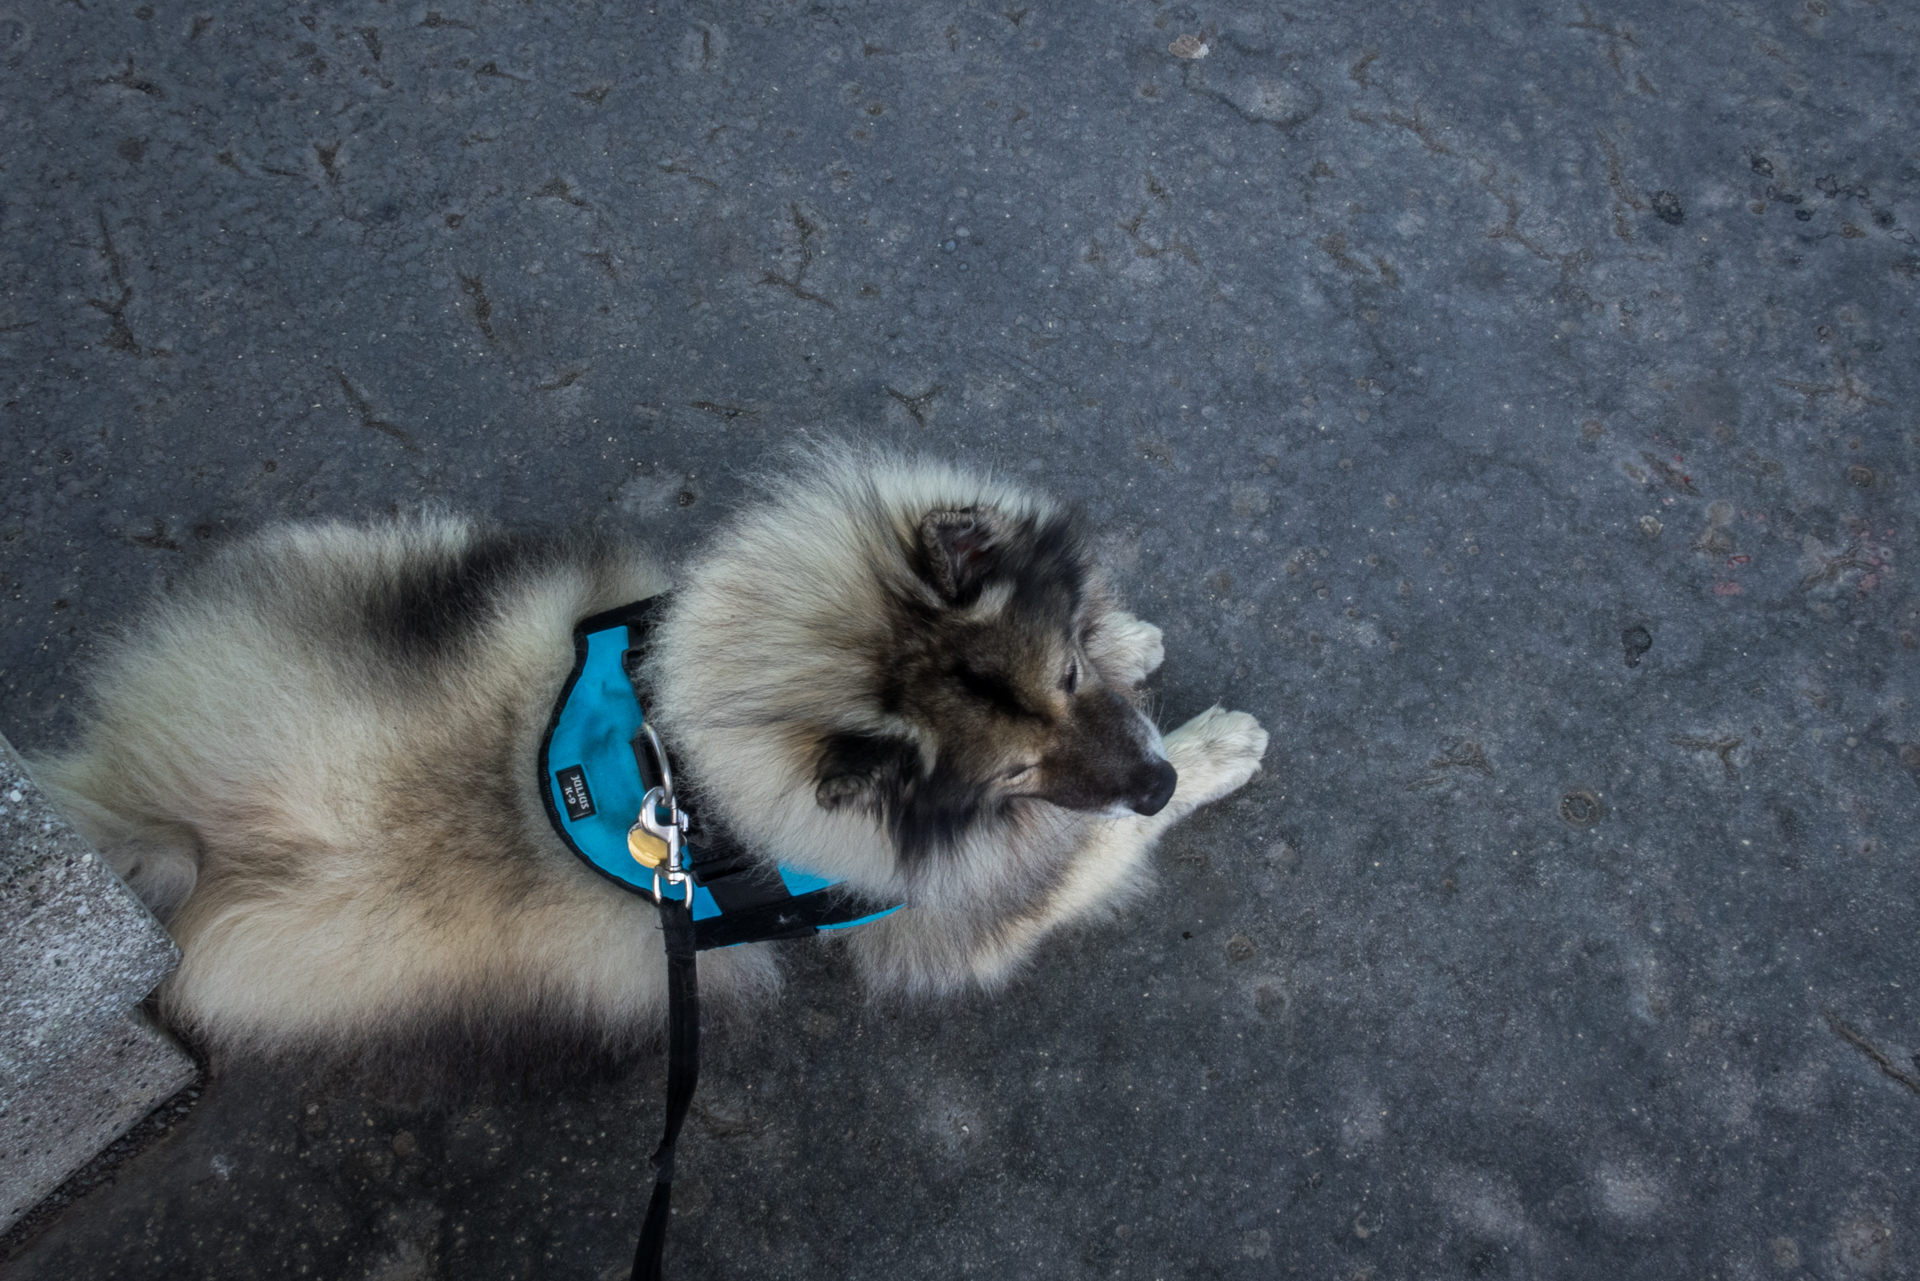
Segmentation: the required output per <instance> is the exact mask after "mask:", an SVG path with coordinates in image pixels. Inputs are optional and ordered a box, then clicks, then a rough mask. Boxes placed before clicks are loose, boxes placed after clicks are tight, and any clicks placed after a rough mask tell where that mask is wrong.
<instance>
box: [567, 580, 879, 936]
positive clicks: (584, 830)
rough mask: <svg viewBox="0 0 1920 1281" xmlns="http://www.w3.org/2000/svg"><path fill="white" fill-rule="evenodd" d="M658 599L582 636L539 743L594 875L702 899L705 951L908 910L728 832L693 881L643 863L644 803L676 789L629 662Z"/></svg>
mask: <svg viewBox="0 0 1920 1281" xmlns="http://www.w3.org/2000/svg"><path fill="white" fill-rule="evenodd" d="M658 599H659V598H658V597H650V598H649V599H647V600H644V601H640V602H638V603H637V604H633V605H624V606H621V607H620V608H618V609H613V610H609V611H607V612H606V613H602V614H595V615H594V616H593V617H591V618H588V619H585V620H584V621H582V622H581V623H580V624H579V625H578V626H576V627H575V628H574V633H573V647H574V660H573V672H572V674H571V675H570V676H568V678H567V683H566V685H565V686H564V687H562V689H561V691H560V700H559V702H558V703H557V704H556V705H555V707H554V709H553V719H552V721H551V722H550V723H549V724H548V727H547V734H546V737H545V738H544V739H543V740H542V742H541V744H540V777H541V782H542V790H541V795H542V798H543V799H544V800H545V801H546V808H547V817H548V818H549V819H550V820H551V821H552V823H553V829H554V831H555V832H557V833H558V834H559V836H560V839H561V840H562V841H564V842H565V843H566V845H567V847H568V848H569V849H571V850H572V851H573V852H574V853H575V854H577V855H579V856H580V858H581V859H582V860H583V861H584V862H585V863H586V864H587V866H589V867H591V868H592V869H593V870H594V871H596V872H599V873H600V874H601V875H603V876H605V877H606V878H607V879H609V880H611V881H613V882H614V883H615V884H616V885H619V886H620V887H622V888H623V889H627V890H631V891H633V892H634V893H636V894H640V895H642V896H644V897H646V898H648V899H651V900H653V901H654V902H655V903H661V902H662V901H663V900H670V901H674V902H681V903H684V902H685V901H686V896H687V892H688V890H689V889H691V891H692V893H693V913H692V915H693V924H694V932H695V937H696V939H697V940H698V942H697V943H696V947H697V948H698V949H699V950H700V951H706V950H707V949H709V948H715V947H731V946H733V945H735V944H739V943H748V942H759V941H762V940H767V939H781V938H796V937H800V936H802V935H807V934H812V933H813V932H815V931H816V930H835V929H845V928H848V927H850V926H855V925H864V924H866V923H867V922H868V921H874V920H878V919H879V918H881V917H883V916H886V915H888V914H890V913H892V912H895V911H898V910H899V906H900V905H899V904H897V903H895V904H893V905H891V906H889V905H887V904H884V903H875V902H871V901H869V900H866V899H863V898H861V897H860V896H858V895H856V894H854V893H852V892H850V891H848V890H847V889H846V888H845V885H844V883H842V882H833V881H829V880H827V879H826V878H825V877H823V876H816V875H814V874H813V873H811V872H807V871H803V870H801V869H799V868H796V867H789V866H787V865H785V864H782V865H780V866H779V867H778V868H777V869H774V868H769V867H768V866H767V865H766V864H765V862H763V861H761V860H758V859H754V858H751V857H750V856H748V855H747V854H746V852H745V851H744V850H741V849H740V848H739V847H738V846H737V845H734V844H733V843H732V842H731V841H730V840H728V839H727V838H726V837H725V836H724V835H722V834H720V833H711V834H709V833H705V832H696V833H695V834H694V836H693V843H692V845H691V846H690V847H689V849H688V850H687V857H686V871H687V872H688V873H689V875H688V876H687V877H683V878H679V879H671V878H670V879H667V880H665V881H664V882H663V881H662V879H661V876H660V873H659V871H658V870H657V869H655V868H652V867H649V866H647V865H645V864H643V863H641V862H640V861H639V860H638V859H637V858H636V856H635V854H634V853H633V851H632V847H631V846H630V844H629V840H628V837H629V833H630V832H631V830H632V829H633V828H634V826H635V824H636V822H637V821H639V820H640V819H641V811H642V808H643V804H642V803H643V801H644V800H645V799H646V796H647V794H648V792H649V791H651V790H652V789H654V788H656V787H660V786H661V785H662V783H663V782H667V781H670V779H671V775H670V773H669V772H668V770H667V767H666V762H665V761H664V759H657V758H656V754H657V752H658V748H657V746H655V745H656V744H657V742H658V740H657V739H655V738H654V737H653V736H652V734H651V733H650V732H649V731H648V730H647V728H646V713H645V712H644V711H643V710H642V708H641V706H640V699H639V697H638V695H637V694H636V692H635V690H634V684H633V680H632V678H631V676H630V675H629V662H630V658H629V656H630V655H634V654H637V653H638V652H639V651H640V650H642V649H643V648H644V645H645V641H646V636H647V633H648V632H649V631H650V630H651V622H652V619H651V611H652V607H653V603H654V601H655V600H658ZM669 790H670V789H669ZM669 799H670V798H669ZM656 817H657V818H664V817H665V816H664V815H658V816H656Z"/></svg>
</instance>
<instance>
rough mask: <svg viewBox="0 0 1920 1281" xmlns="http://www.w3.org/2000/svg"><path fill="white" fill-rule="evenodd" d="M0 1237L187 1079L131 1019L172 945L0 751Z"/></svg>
mask: <svg viewBox="0 0 1920 1281" xmlns="http://www.w3.org/2000/svg"><path fill="white" fill-rule="evenodd" d="M0 939H4V940H5V942H4V943H0V1230H4V1229H6V1228H7V1227H9V1226H11V1225H12V1224H13V1223H14V1222H16V1221H17V1220H18V1219H19V1218H20V1217H21V1216H22V1215H24V1214H25V1213H26V1212H27V1211H28V1210H30V1209H32V1208H33V1206H34V1204H35V1203H36V1202H37V1201H39V1200H40V1198H42V1197H44V1196H46V1195H47V1194H48V1193H49V1192H51V1191H53V1190H54V1188H56V1187H58V1186H59V1185H60V1184H61V1182H63V1181H64V1180H65V1179H66V1178H67V1176H68V1175H70V1174H72V1173H73V1172H74V1171H75V1170H77V1169H78V1168H79V1167H80V1166H82V1165H83V1164H85V1163H86V1162H87V1161H88V1160H89V1159H90V1158H91V1157H92V1156H93V1155H94V1154H95V1153H97V1152H99V1151H100V1150H101V1149H102V1148H104V1147H106V1146H107V1145H108V1144H109V1143H111V1142H113V1140H115V1139H116V1138H118V1137H119V1136H120V1135H122V1134H124V1133H126V1131H127V1130H128V1129H129V1128H130V1127H131V1126H132V1125H133V1124H134V1123H135V1122H137V1121H138V1120H139V1119H140V1118H141V1117H142V1116H145V1115H146V1113H147V1112H148V1110H149V1109H151V1108H152V1107H153V1106H154V1105H155V1104H157V1103H159V1102H160V1101H161V1100H162V1099H165V1098H167V1097H168V1096H170V1095H171V1094H173V1093H174V1092H175V1091H176V1090H178V1089H180V1088H181V1087H182V1086H184V1085H186V1084H188V1083H189V1082H190V1081H191V1080H192V1079H193V1076H194V1065H193V1061H192V1060H191V1059H190V1058H188V1057H187V1055H186V1054H185V1052H183V1051H182V1050H181V1049H180V1047H179V1046H178V1045H176V1044H174V1042H173V1041H172V1039H171V1038H169V1037H168V1036H167V1035H166V1034H165V1033H163V1032H161V1031H159V1030H158V1029H157V1028H155V1027H153V1026H152V1025H151V1024H150V1023H149V1022H148V1021H147V1020H146V1018H145V1017H144V1016H143V1015H141V1014H140V1013H139V1011H138V1010H136V1009H134V1008H133V1007H134V1006H135V1005H136V1004H137V1003H138V1002H139V1001H140V1000H142V999H143V998H144V997H145V996H146V995H147V993H149V992H151V991H152V990H153V988H154V986H155V985H156V984H158V983H159V982H160V980H161V979H163V978H165V977H166V976H167V975H168V974H169V973H171V972H172V970H173V967H174V966H175V965H177V964H179V961H180V953H179V951H178V950H177V949H176V948H175V947H174V945H173V940H172V939H170V938H168V937H167V933H166V931H165V930H164V929H162V928H161V926H160V923H159V922H158V921H156V920H155V919H154V918H153V916H152V914H151V913H149V912H148V911H147V909H146V908H145V907H144V906H143V905H142V904H141V903H140V901H139V900H138V899H136V898H135V897H134V896H133V893H132V891H130V890H128V889H127V887H126V886H125V885H124V884H123V883H122V882H121V880H120V878H119V877H118V876H116V875H114V873H113V870H112V869H111V868H109V867H108V866H107V864H106V861H105V860H104V859H102V858H101V857H100V856H99V855H98V854H96V853H95V852H94V851H93V850H92V849H91V848H89V846H88V845H87V843H86V842H85V841H84V840H82V839H81V838H80V836H79V834H78V833H76V832H75V831H74V830H73V829H72V828H71V827H69V826H68V825H67V823H66V821H65V819H63V818H62V817H61V815H60V814H59V812H58V811H57V810H56V809H55V808H54V806H53V803H52V802H51V801H50V800H49V799H48V798H47V796H46V794H45V793H44V792H42V791H41V790H40V789H39V788H38V787H37V786H36V785H35V784H34V782H33V780H32V779H31V778H30V777H29V776H28V774H27V771H26V767H25V764H24V763H23V762H22V761H21V759H20V757H19V756H18V755H17V754H15V752H14V750H13V748H12V745H11V744H9V743H8V742H7V741H6V740H5V739H4V738H0Z"/></svg>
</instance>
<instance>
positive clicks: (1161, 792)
mask: <svg viewBox="0 0 1920 1281" xmlns="http://www.w3.org/2000/svg"><path fill="white" fill-rule="evenodd" d="M1179 781H1180V776H1179V775H1178V774H1176V773H1175V772H1174V769H1173V762H1172V761H1167V760H1158V761H1147V762H1145V763H1143V764H1141V765H1139V766H1136V767H1135V769H1134V771H1133V782H1134V789H1133V798H1132V799H1131V800H1129V801H1128V802H1127V804H1129V805H1131V806H1132V807H1133V812H1134V813H1136V814H1141V815H1153V814H1158V813H1159V812H1160V811H1161V810H1163V809H1165V808H1166V807H1167V802H1168V801H1170V800H1172V799H1173V785H1174V784H1175V783H1177V782H1179Z"/></svg>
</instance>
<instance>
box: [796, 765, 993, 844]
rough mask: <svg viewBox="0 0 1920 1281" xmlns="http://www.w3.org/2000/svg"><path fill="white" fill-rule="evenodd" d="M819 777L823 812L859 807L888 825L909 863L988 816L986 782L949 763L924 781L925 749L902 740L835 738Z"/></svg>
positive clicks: (817, 795)
mask: <svg viewBox="0 0 1920 1281" xmlns="http://www.w3.org/2000/svg"><path fill="white" fill-rule="evenodd" d="M815 777H816V778H817V779H818V786H817V787H816V788H815V791H814V796H815V799H816V800H818V801H819V803H820V805H821V807H822V808H823V809H830V810H831V809H840V808H842V807H843V806H857V807H858V808H859V809H861V810H862V811H864V812H865V813H868V814H871V815H873V816H874V817H875V818H877V819H879V820H880V821H881V822H883V823H885V824H886V827H887V831H888V833H889V834H890V835H891V836H892V837H893V843H894V848H895V849H896V850H897V851H898V852H899V856H900V860H901V861H902V862H903V863H914V862H918V861H920V860H923V859H925V858H927V857H929V856H930V855H932V854H934V853H937V852H938V851H940V850H942V849H946V848H949V847H951V846H952V845H953V844H954V843H955V842H956V841H958V840H959V839H960V838H961V837H962V836H963V835H965V834H966V832H967V830H968V829H969V828H971V827H972V826H973V825H974V824H975V823H976V822H978V821H979V820H980V818H981V817H982V815H983V814H984V810H983V808H982V806H983V804H984V802H985V798H986V795H987V784H986V783H985V782H981V781H975V780H972V779H969V778H966V777H965V776H964V775H962V774H961V773H960V772H959V771H958V770H956V769H954V768H952V766H951V764H950V763H949V762H947V761H945V760H938V761H936V762H935V763H934V767H933V772H932V773H931V774H928V775H926V776H924V777H922V775H921V773H920V751H919V749H918V748H917V747H915V746H914V745H913V744H912V743H910V742H908V741H907V740H905V739H902V738H894V737H891V736H887V735H879V734H860V733H840V734H835V735H833V736H831V737H830V738H828V739H827V741H826V743H825V744H823V746H822V748H821V755H820V762H819V765H818V766H817V768H816V770H815Z"/></svg>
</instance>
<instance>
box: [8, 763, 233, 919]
mask: <svg viewBox="0 0 1920 1281" xmlns="http://www.w3.org/2000/svg"><path fill="white" fill-rule="evenodd" d="M28 768H29V769H30V770H31V771H32V773H33V778H34V781H35V782H36V783H38V784H40V786H41V787H42V788H44V789H45V790H46V793H47V795H48V796H50V797H51V798H52V799H53V802H54V804H56V805H58V806H59V807H60V809H61V811H62V812H63V813H65V814H66V816H67V820H68V821H69V822H71V823H72V824H73V826H74V829H75V830H76V831H78V832H79V833H80V835H82V836H84V837H85V838H86V839H87V841H88V842H89V843H90V844H92V846H93V847H94V849H96V850H98V851H99V852H100V856H101V857H102V858H104V859H105V860H106V861H107V866H109V867H111V868H112V869H113V870H114V872H115V874H116V875H118V876H119V877H120V879H121V880H123V881H125V882H126V883H127V888H128V889H130V890H132V891H133V893H134V896H135V897H136V898H138V899H139V900H140V901H141V902H142V903H145V904H146V905H147V910H148V911H150V912H152V913H153V914H154V915H155V916H157V917H159V918H160V920H161V922H162V923H163V924H164V923H165V922H166V921H167V919H168V918H170V917H171V916H172V915H173V914H174V913H175V912H176V911H178V910H179V909H180V905H181V904H183V903H185V902H186V901H187V897H188V896H189V895H190V894H192V893H193V887H194V886H195V885H196V884H197V883H198V882H199V880H200V841H199V838H198V837H196V836H195V835H194V833H193V831H192V830H191V829H190V828H187V827H184V826H182V825H180V824H178V823H166V822H154V821H146V822H142V821H140V820H138V819H135V818H130V817H129V816H127V815H125V814H122V813H121V812H119V811H118V810H115V809H114V808H112V806H110V805H108V804H106V803H104V802H103V801H101V800H100V799H98V793H99V791H100V789H99V788H98V787H96V786H93V784H95V783H97V782H99V781H101V780H99V779H98V778H97V777H96V776H97V775H98V774H100V773H101V772H102V771H101V769H100V768H99V766H98V762H95V761H94V760H92V759H91V758H90V757H89V756H88V755H87V754H86V753H84V752H82V753H76V754H75V755H72V756H60V757H52V758H47V759H42V760H36V761H31V762H29V763H28Z"/></svg>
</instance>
